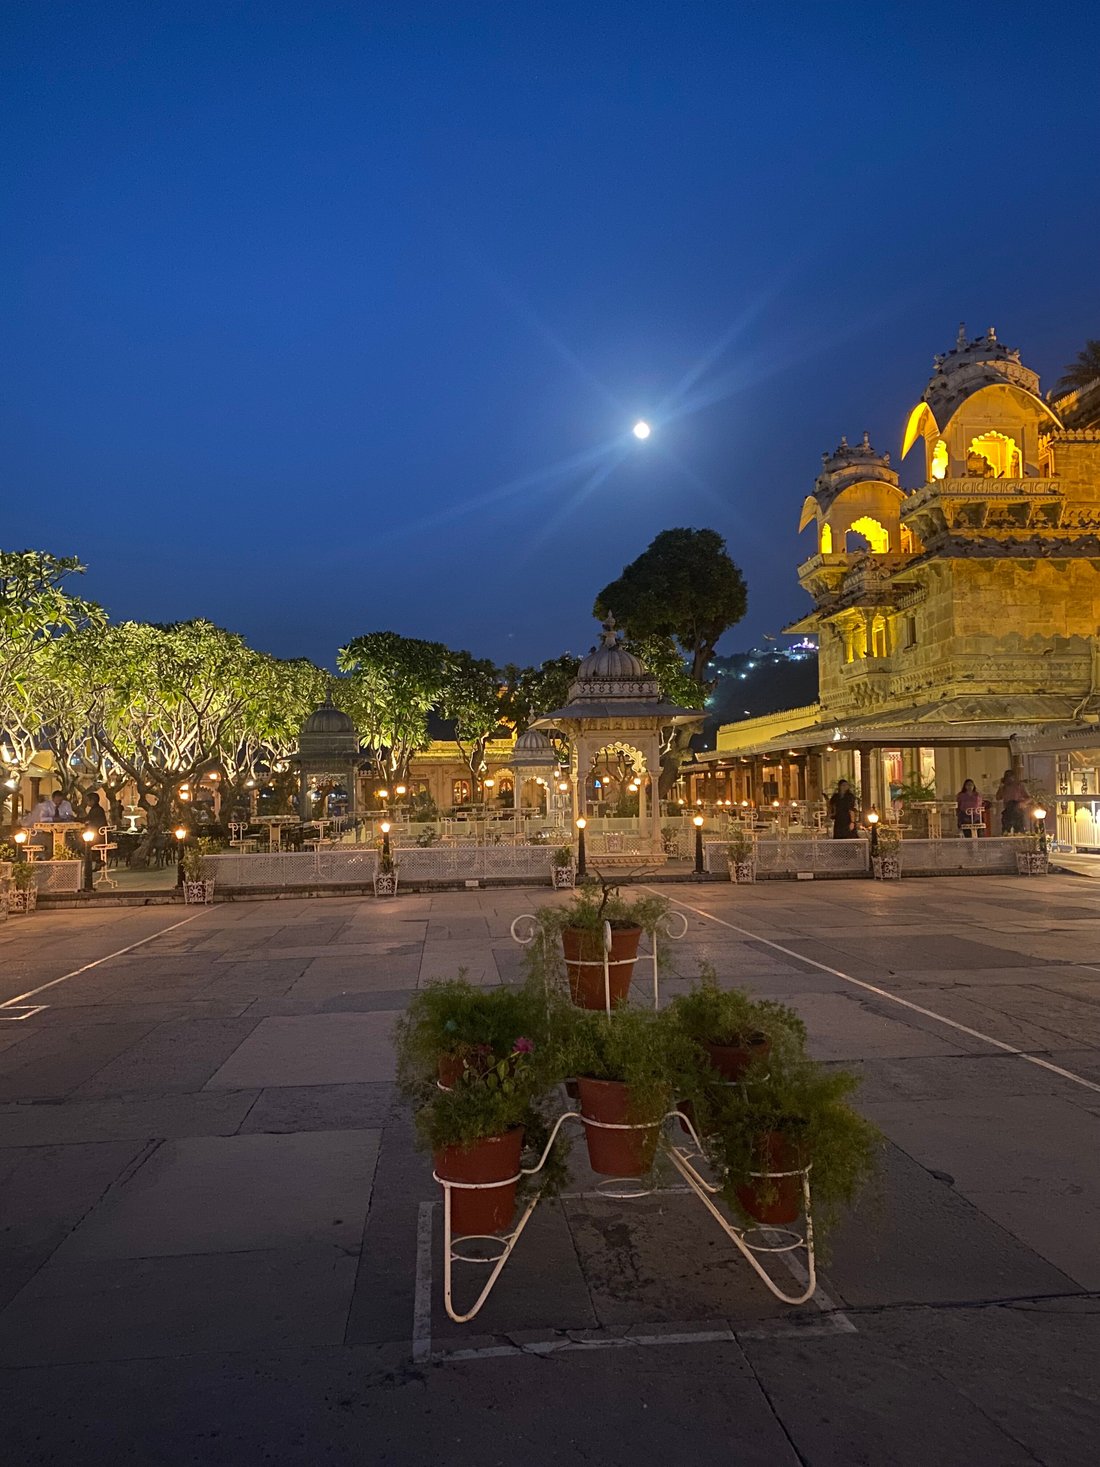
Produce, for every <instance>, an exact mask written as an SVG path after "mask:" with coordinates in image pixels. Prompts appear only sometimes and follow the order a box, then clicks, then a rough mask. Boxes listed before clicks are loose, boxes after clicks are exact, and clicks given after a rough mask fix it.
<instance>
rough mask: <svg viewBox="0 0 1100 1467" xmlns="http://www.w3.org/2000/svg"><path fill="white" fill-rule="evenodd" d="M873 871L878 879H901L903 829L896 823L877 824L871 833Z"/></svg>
mask: <svg viewBox="0 0 1100 1467" xmlns="http://www.w3.org/2000/svg"><path fill="white" fill-rule="evenodd" d="M871 845H872V851H871V871H872V874H873V875H874V878H875V880H876V881H900V880H901V830H900V829H899V827H898V826H896V825H879V826H876V827H875V829H874V830H873V831H872V834H871Z"/></svg>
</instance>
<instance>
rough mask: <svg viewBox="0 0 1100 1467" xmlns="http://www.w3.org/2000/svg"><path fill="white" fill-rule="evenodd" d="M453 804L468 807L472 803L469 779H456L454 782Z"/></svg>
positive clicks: (452, 787)
mask: <svg viewBox="0 0 1100 1467" xmlns="http://www.w3.org/2000/svg"><path fill="white" fill-rule="evenodd" d="M451 803H452V804H453V805H468V804H469V803H470V781H469V780H468V779H456V780H453V781H452V783H451Z"/></svg>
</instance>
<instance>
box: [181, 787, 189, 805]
mask: <svg viewBox="0 0 1100 1467" xmlns="http://www.w3.org/2000/svg"><path fill="white" fill-rule="evenodd" d="M190 798H191V791H190V790H180V799H181V800H183V801H184V802H185V803H186V801H188V800H189V799H190Z"/></svg>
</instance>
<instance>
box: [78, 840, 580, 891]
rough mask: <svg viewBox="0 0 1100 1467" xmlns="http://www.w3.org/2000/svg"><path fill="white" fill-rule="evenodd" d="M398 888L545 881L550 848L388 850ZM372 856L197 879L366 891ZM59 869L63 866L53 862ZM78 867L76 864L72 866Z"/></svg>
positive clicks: (325, 850) (222, 869) (331, 856)
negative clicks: (486, 881)
mask: <svg viewBox="0 0 1100 1467" xmlns="http://www.w3.org/2000/svg"><path fill="white" fill-rule="evenodd" d="M392 849H393V860H394V864H395V865H396V866H397V868H398V871H399V873H400V878H401V884H402V886H406V885H408V883H410V882H413V883H418V882H435V881H440V882H443V881H476V880H483V879H485V878H486V877H492V876H511V877H520V878H525V879H532V878H533V879H535V880H537V881H539V882H542V881H549V880H550V854H551V853H550V848H548V847H547V846H544V845H519V846H517V845H476V844H474V843H473V842H471V843H469V844H466V845H436V846H399V845H396V844H395V845H394V846H393V848H392ZM377 861H378V852H377V851H376V850H375V848H374V847H373V846H323V847H321V848H320V849H318V850H315V851H284V852H282V853H271V854H262V853H261V854H258V855H247V854H234V855H218V856H206V857H204V858H203V875H204V876H205V877H206V878H207V880H212V881H214V882H215V883H216V884H217V886H219V887H221V888H222V889H226V888H228V889H230V890H234V889H243V890H254V889H258V888H263V889H274V888H293V887H298V888H301V887H312V886H370V885H372V883H373V881H374V874H375V869H376V866H377ZM58 864H59V865H65V864H67V863H65V862H59V863H58ZM73 864H75V865H77V866H79V862H76V863H73Z"/></svg>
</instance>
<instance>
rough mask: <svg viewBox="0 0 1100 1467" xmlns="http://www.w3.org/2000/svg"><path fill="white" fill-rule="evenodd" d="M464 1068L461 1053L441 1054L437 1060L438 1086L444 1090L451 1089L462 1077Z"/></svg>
mask: <svg viewBox="0 0 1100 1467" xmlns="http://www.w3.org/2000/svg"><path fill="white" fill-rule="evenodd" d="M465 1069H466V1061H465V1060H464V1059H463V1058H462V1056H461V1055H459V1054H441V1055H440V1056H439V1062H438V1070H439V1083H440V1086H441V1087H442V1088H443V1089H444V1090H453V1089H454V1088H455V1086H456V1085H457V1084H458V1082H459V1080H461V1079H462V1076H463V1073H464V1072H465Z"/></svg>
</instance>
